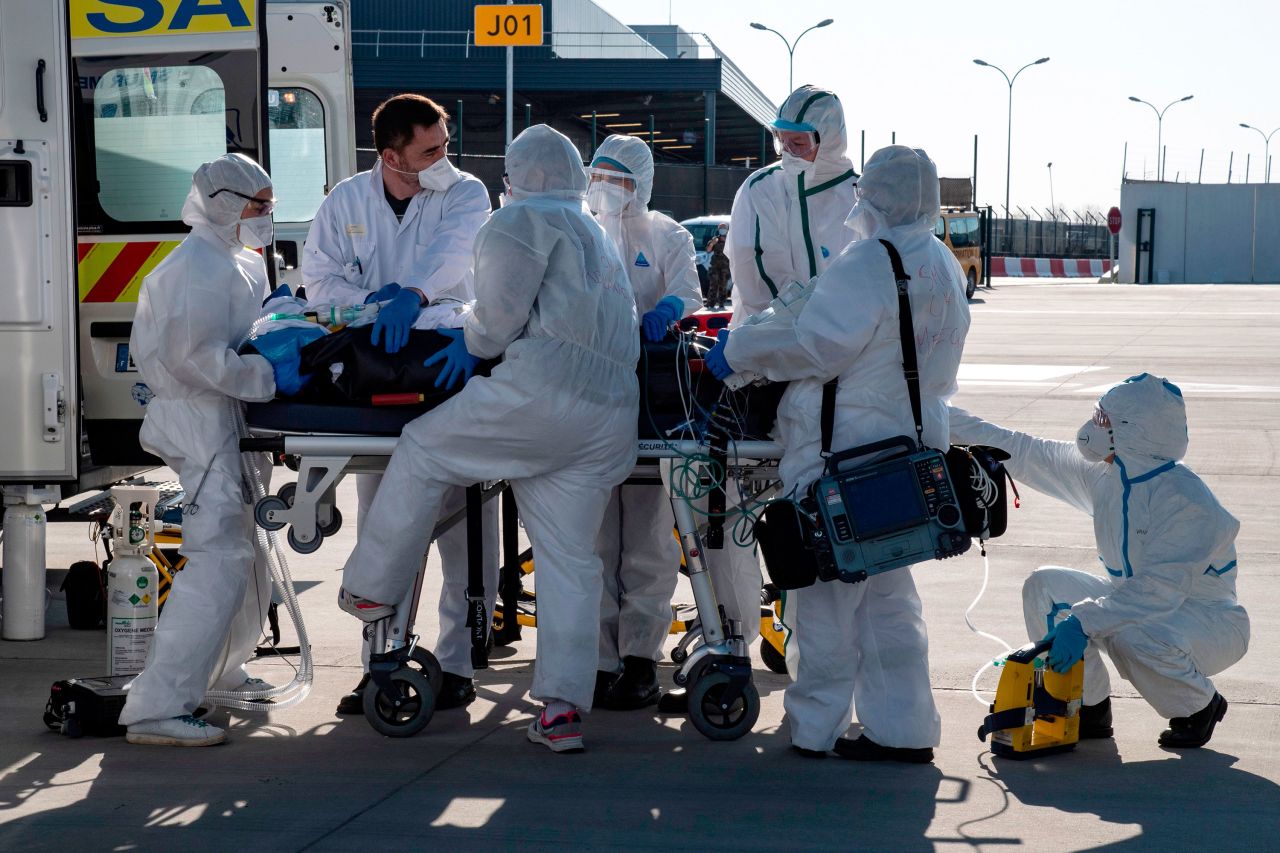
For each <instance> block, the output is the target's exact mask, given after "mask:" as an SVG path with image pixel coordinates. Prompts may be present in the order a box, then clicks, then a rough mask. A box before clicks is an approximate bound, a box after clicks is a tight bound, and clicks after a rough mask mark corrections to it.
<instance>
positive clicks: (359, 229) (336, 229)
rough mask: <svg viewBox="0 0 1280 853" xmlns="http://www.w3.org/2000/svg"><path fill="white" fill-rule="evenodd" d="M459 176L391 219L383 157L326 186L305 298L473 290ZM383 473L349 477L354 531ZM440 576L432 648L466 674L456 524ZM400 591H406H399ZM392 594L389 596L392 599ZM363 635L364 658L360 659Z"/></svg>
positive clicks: (443, 663) (492, 561) (473, 186)
mask: <svg viewBox="0 0 1280 853" xmlns="http://www.w3.org/2000/svg"><path fill="white" fill-rule="evenodd" d="M460 174H461V175H462V178H461V180H459V181H457V182H456V183H454V184H453V186H451V187H449V188H448V189H447V190H445V191H443V192H439V191H435V190H428V189H423V190H420V191H419V192H418V194H417V195H415V196H414V197H413V200H412V201H410V202H409V209H408V210H407V211H405V214H404V219H403V220H402V221H397V219H396V215H395V212H394V211H393V210H392V209H391V205H390V204H388V203H387V199H386V193H385V191H384V189H383V183H382V161H381V160H379V161H378V162H377V163H376V164H375V165H374V167H373V168H372V169H371V170H369V171H368V172H360V173H359V174H356V175H353V176H352V177H350V178H347V179H346V180H345V181H343V182H342V183H340V184H338V185H337V186H336V187H334V188H333V190H332V191H330V193H329V195H328V196H326V197H325V200H324V202H323V203H321V205H320V209H319V210H317V211H316V217H315V221H314V222H313V223H312V224H311V230H310V232H308V234H307V243H306V247H305V249H304V251H303V256H302V283H303V285H304V286H305V287H306V291H307V298H308V300H309V301H311V302H314V303H331V304H340V305H360V304H362V303H363V302H364V301H365V299H366V298H368V296H369V294H370V293H371V292H373V291H376V290H378V289H379V288H380V287H382V286H383V285H384V284H390V283H391V282H396V283H398V284H400V286H402V287H416V288H418V289H419V290H421V291H422V292H423V293H424V294H426V296H427V299H429V300H431V301H435V300H437V299H440V298H441V297H451V298H454V299H459V300H462V301H469V300H471V299H474V298H475V293H474V290H473V288H472V273H471V253H472V249H473V248H474V246H475V238H476V232H477V231H479V230H480V226H482V225H484V223H485V220H487V219H488V218H489V210H490V207H489V191H488V190H487V189H485V186H484V183H483V182H481V181H480V179H479V178H476V177H475V176H473V175H471V174H469V173H467V172H461V173H460ZM381 480H382V477H381V475H378V474H359V475H357V476H356V497H357V499H358V508H359V509H358V514H357V517H356V530H357V535H359V533H360V532H362V531H363V530H364V523H365V516H366V515H367V514H368V512H369V505H370V504H372V503H373V496H374V494H375V493H376V492H377V491H378V483H379V482H380V481H381ZM465 500H466V494H465V489H461V488H459V489H453V490H451V491H450V493H449V495H448V496H447V498H446V500H445V506H444V509H443V514H445V515H448V514H450V513H452V512H453V511H454V510H456V509H458V508H459V507H461V506H462V505H463V503H464V502H465ZM483 513H484V517H483V525H484V547H483V551H484V591H485V598H486V599H487V610H486V612H488V613H492V612H493V605H494V602H495V601H496V600H497V595H498V568H499V565H498V562H499V561H498V535H499V528H498V502H497V501H489V502H488V503H486V504H485V505H484V510H483ZM439 544H440V562H441V564H442V566H443V568H444V584H443V586H442V587H441V589H440V603H439V619H440V622H439V625H440V633H439V638H438V639H437V641H436V646H435V655H436V659H437V660H439V661H440V667H441V668H442V669H443V670H444V671H445V672H451V673H453V674H454V675H459V676H462V677H463V678H470V677H471V676H472V675H473V674H474V672H475V670H474V669H473V668H472V666H471V639H470V635H469V634H468V632H467V630H466V628H465V624H466V617H467V599H466V588H467V534H466V525H465V524H457V525H455V526H453V527H452V528H450V529H449V530H448V531H446V532H445V533H444V535H442V536H441V537H440V539H439ZM405 592H406V593H407V592H409V590H405ZM398 600H399V597H397V601H398ZM368 652H369V648H368V643H366V644H365V647H364V657H365V660H366V662H367V659H368Z"/></svg>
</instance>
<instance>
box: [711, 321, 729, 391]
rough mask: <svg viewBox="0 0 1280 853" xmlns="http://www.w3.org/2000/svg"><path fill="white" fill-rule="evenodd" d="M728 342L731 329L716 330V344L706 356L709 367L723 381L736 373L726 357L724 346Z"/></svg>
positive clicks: (712, 373)
mask: <svg viewBox="0 0 1280 853" xmlns="http://www.w3.org/2000/svg"><path fill="white" fill-rule="evenodd" d="M727 343H729V330H728V329H721V330H720V331H718V332H716V345H715V346H713V347H712V348H711V352H709V353H707V357H706V364H707V369H708V370H710V371H711V375H712V376H714V377H715V378H716V379H719V380H720V381H721V382H723V381H724V380H726V379H728V378H729V377H730V376H732V375H733V374H734V370H733V368H732V367H730V366H729V362H728V361H727V360H726V359H725V357H724V348H725V345H726V344H727Z"/></svg>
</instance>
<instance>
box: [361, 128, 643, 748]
mask: <svg viewBox="0 0 1280 853" xmlns="http://www.w3.org/2000/svg"><path fill="white" fill-rule="evenodd" d="M506 171H507V175H508V179H509V181H510V185H511V197H512V199H513V201H512V202H511V203H510V204H508V205H506V206H505V207H503V208H502V209H501V210H498V211H497V212H495V213H494V215H493V216H492V217H491V218H490V219H489V221H488V222H487V223H485V225H484V227H482V228H481V229H480V233H479V234H478V235H477V237H476V246H475V290H476V303H475V309H474V311H472V313H471V315H470V316H468V317H467V320H466V325H465V326H464V328H463V329H461V330H457V331H453V330H451V331H453V336H454V338H455V339H454V342H453V344H451V345H450V346H449V347H448V348H447V349H445V350H443V351H442V353H441V354H437V355H436V356H432V358H431V359H428V361H429V362H434V361H436V360H437V359H441V358H443V359H444V360H445V361H446V367H445V370H444V371H443V373H442V377H445V378H446V381H450V380H449V379H448V377H454V378H461V379H463V380H464V381H465V380H467V379H469V377H470V375H471V371H472V370H473V369H474V366H475V364H476V363H477V361H478V359H479V358H494V357H497V356H499V355H502V356H503V361H502V364H500V365H498V366H497V367H496V368H494V370H493V373H492V375H490V376H488V377H478V378H475V379H471V380H470V381H468V382H467V385H466V387H465V388H463V389H462V390H461V391H460V392H459V393H458V394H457V395H456V396H454V397H451V398H450V399H449V400H447V401H445V402H444V403H443V404H441V405H440V406H439V407H438V408H436V409H434V410H432V411H430V412H427V413H426V414H425V415H423V416H422V417H420V418H418V419H417V420H416V421H413V422H412V423H410V424H409V425H408V426H407V427H405V429H404V431H403V432H402V433H401V436H400V441H399V443H398V444H397V445H396V451H395V453H394V454H393V455H392V457H391V460H390V462H389V463H388V465H387V473H386V475H385V476H384V477H383V480H382V484H381V486H379V488H378V494H377V496H376V497H375V498H374V501H373V506H372V507H371V508H370V511H369V517H368V518H367V519H366V522H365V528H364V530H363V531H362V535H361V537H360V541H359V542H358V543H357V545H356V549H355V551H354V552H353V553H352V555H351V558H350V559H349V560H348V561H347V565H346V569H345V570H344V573H343V589H342V591H341V592H340V594H339V605H340V606H341V607H342V608H343V609H344V610H347V611H348V612H350V613H353V614H355V615H356V616H358V617H360V618H361V619H364V620H365V621H373V620H376V619H380V618H383V617H385V616H389V615H391V613H393V612H394V607H392V606H391V605H390V604H387V603H386V602H394V601H398V600H399V599H400V597H401V596H402V595H403V593H404V590H405V588H406V587H407V586H408V585H409V581H410V579H411V578H412V577H413V574H414V572H416V571H417V570H418V568H419V566H421V564H422V554H423V552H424V550H425V549H426V546H427V539H428V537H429V536H430V534H431V530H432V528H433V527H434V525H435V522H436V519H437V517H438V515H439V510H440V504H441V502H442V501H443V500H444V496H445V493H446V492H447V490H448V488H449V487H450V486H451V485H454V486H465V485H469V484H471V483H475V482H480V481H488V480H500V479H506V480H508V481H509V482H510V483H511V486H512V488H513V489H514V490H515V495H516V500H517V502H518V503H519V506H520V516H521V518H522V519H523V520H524V523H525V530H526V531H527V532H528V535H529V541H530V543H531V544H532V546H533V555H534V560H535V561H536V562H537V565H538V572H537V580H536V585H537V592H538V632H537V638H538V652H537V664H536V667H535V670H534V677H533V689H532V691H531V693H532V695H533V697H534V698H535V699H538V700H540V701H542V702H543V703H545V707H544V708H543V709H542V710H541V712H540V713H539V715H538V717H537V719H535V720H534V721H533V722H532V723H531V724H530V726H529V732H528V737H529V740H531V741H533V742H535V743H541V744H544V745H546V746H547V747H549V748H550V749H552V750H554V751H556V752H568V751H577V750H581V749H582V748H583V744H582V720H581V716H580V713H579V712H580V711H585V710H589V709H590V708H591V700H592V694H593V692H594V688H595V678H596V662H597V660H598V657H599V652H598V648H597V645H598V642H599V637H600V618H599V617H600V597H601V594H602V587H603V582H602V575H603V568H602V564H601V562H600V557H599V556H598V555H597V554H596V553H595V543H596V535H597V534H598V533H599V531H600V522H601V519H602V518H603V517H604V510H605V506H606V504H607V503H608V501H609V494H610V492H611V491H612V490H613V487H614V486H616V485H618V484H619V483H621V482H622V481H623V480H624V479H626V477H627V475H628V474H630V473H631V471H632V469H633V467H634V466H635V460H636V422H637V418H638V411H637V410H638V408H639V387H638V385H637V382H636V373H635V370H636V361H637V359H638V358H639V356H640V335H639V327H638V324H637V320H636V304H635V297H634V295H633V294H632V292H631V286H630V284H629V283H628V281H627V276H626V274H625V273H624V272H623V270H622V263H621V261H620V260H619V258H618V253H617V250H616V249H614V247H613V244H612V243H611V242H610V241H609V238H608V236H607V235H606V234H605V233H604V230H603V229H602V228H601V227H600V225H599V224H598V223H596V221H595V220H594V219H592V218H591V215H590V213H588V212H587V210H586V208H585V205H584V204H583V197H584V195H585V193H586V189H587V174H586V172H585V171H584V170H583V168H582V158H581V155H579V153H578V151H577V149H575V148H574V147H573V143H572V142H570V141H569V140H568V138H566V137H565V136H563V135H562V134H560V133H557V132H556V131H555V130H552V129H551V128H550V127H547V126H546V125H534V126H533V127H531V128H529V129H528V130H526V131H524V133H521V134H520V136H519V137H517V138H516V139H515V140H514V141H513V142H512V143H511V146H510V148H509V149H508V150H507V158H506Z"/></svg>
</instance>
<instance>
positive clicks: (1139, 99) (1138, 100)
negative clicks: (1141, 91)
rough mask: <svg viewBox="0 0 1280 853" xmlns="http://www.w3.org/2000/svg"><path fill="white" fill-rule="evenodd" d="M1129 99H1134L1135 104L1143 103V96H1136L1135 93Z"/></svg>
mask: <svg viewBox="0 0 1280 853" xmlns="http://www.w3.org/2000/svg"><path fill="white" fill-rule="evenodd" d="M1129 100H1131V101H1133V102H1134V103H1135V104H1140V103H1142V98H1135V97H1134V96H1133V95H1130V96H1129Z"/></svg>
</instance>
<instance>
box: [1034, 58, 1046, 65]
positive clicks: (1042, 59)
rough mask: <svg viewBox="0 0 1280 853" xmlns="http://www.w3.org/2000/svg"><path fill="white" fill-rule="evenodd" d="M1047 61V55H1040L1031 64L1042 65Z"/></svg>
mask: <svg viewBox="0 0 1280 853" xmlns="http://www.w3.org/2000/svg"><path fill="white" fill-rule="evenodd" d="M1048 61H1049V57H1047V56H1042V57H1040V58H1039V59H1037V60H1036V61H1035V62H1033V63H1032V65H1044V64H1045V63H1046V62H1048Z"/></svg>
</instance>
